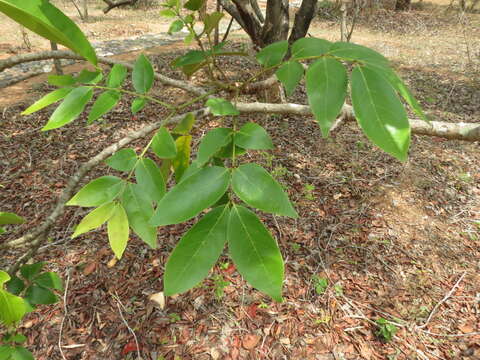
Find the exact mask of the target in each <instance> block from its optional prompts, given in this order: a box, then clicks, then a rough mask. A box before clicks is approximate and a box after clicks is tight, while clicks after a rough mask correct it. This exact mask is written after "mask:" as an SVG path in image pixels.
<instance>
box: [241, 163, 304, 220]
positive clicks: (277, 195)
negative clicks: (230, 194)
mask: <svg viewBox="0 0 480 360" xmlns="http://www.w3.org/2000/svg"><path fill="white" fill-rule="evenodd" d="M232 187H233V191H235V194H237V196H238V197H239V198H240V199H241V200H242V201H244V202H245V203H247V204H248V205H250V206H252V207H255V208H257V209H260V210H263V211H266V212H269V213H273V214H277V215H284V216H290V217H292V218H297V217H298V215H297V213H296V211H295V209H294V208H293V206H292V204H291V203H290V200H288V196H287V194H285V192H284V191H283V190H282V187H281V186H280V184H278V183H277V182H276V181H275V179H274V178H273V177H272V176H271V175H270V174H269V173H268V172H267V171H266V170H265V169H264V168H262V167H261V166H259V165H257V164H254V163H249V164H243V165H240V166H239V167H238V168H237V169H235V170H234V171H233V175H232Z"/></svg>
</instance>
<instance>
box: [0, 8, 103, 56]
mask: <svg viewBox="0 0 480 360" xmlns="http://www.w3.org/2000/svg"><path fill="white" fill-rule="evenodd" d="M0 12H2V13H4V14H5V15H7V16H8V17H10V18H11V19H13V20H15V21H16V22H17V23H19V24H22V25H23V26H25V27H26V28H28V29H30V30H32V31H33V32H35V33H37V34H39V35H40V36H42V37H45V38H47V39H49V40H51V41H53V42H56V43H58V44H62V45H64V46H66V47H68V48H69V49H71V50H73V51H74V52H76V53H77V54H79V55H81V56H83V57H84V58H85V59H87V60H88V61H90V62H91V63H92V64H94V65H96V64H97V57H96V55H95V50H94V49H93V47H92V45H91V44H90V42H89V41H88V40H87V38H86V37H85V35H84V34H83V33H82V31H81V30H80V28H79V27H78V26H77V25H76V24H75V23H74V22H73V21H72V20H70V19H69V18H68V17H67V16H65V14H63V12H61V11H60V10H59V9H57V8H56V7H55V6H53V5H52V4H51V3H50V2H48V1H44V0H28V1H18V0H0Z"/></svg>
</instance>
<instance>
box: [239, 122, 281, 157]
mask: <svg viewBox="0 0 480 360" xmlns="http://www.w3.org/2000/svg"><path fill="white" fill-rule="evenodd" d="M234 142H235V145H238V146H240V147H242V148H244V149H250V150H269V149H273V143H272V139H271V138H270V136H269V135H268V133H267V132H266V131H265V129H264V128H263V127H261V126H260V125H258V124H255V123H253V122H249V123H246V124H244V125H243V126H242V127H241V128H240V130H238V132H237V133H235V141H234Z"/></svg>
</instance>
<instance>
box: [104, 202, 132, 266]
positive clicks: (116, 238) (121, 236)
mask: <svg viewBox="0 0 480 360" xmlns="http://www.w3.org/2000/svg"><path fill="white" fill-rule="evenodd" d="M107 231H108V241H109V243H110V247H111V248H112V250H113V253H114V254H115V256H116V257H117V259H121V258H122V255H123V252H124V251H125V248H126V247H127V242H128V236H129V232H130V231H129V224H128V217H127V213H126V212H125V209H124V208H123V206H122V205H121V204H118V203H117V204H115V209H114V210H113V214H112V216H111V217H110V219H109V220H108V223H107Z"/></svg>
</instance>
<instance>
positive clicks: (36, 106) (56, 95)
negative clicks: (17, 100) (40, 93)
mask: <svg viewBox="0 0 480 360" xmlns="http://www.w3.org/2000/svg"><path fill="white" fill-rule="evenodd" d="M72 90H73V89H72V88H61V89H57V90H55V91H52V92H51V93H48V94H47V95H45V96H44V97H42V98H41V99H40V100H37V101H36V102H35V103H33V104H32V105H30V106H29V107H28V108H27V109H25V110H24V111H23V112H22V115H29V114H31V113H34V112H36V111H38V110H41V109H43V108H45V107H47V106H49V105H51V104H53V103H56V102H57V101H58V100H61V99H63V98H64V97H65V96H67V95H68V94H69V93H70V92H71V91H72Z"/></svg>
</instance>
